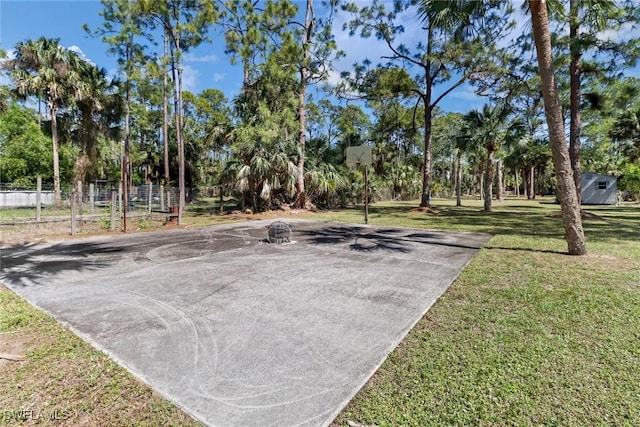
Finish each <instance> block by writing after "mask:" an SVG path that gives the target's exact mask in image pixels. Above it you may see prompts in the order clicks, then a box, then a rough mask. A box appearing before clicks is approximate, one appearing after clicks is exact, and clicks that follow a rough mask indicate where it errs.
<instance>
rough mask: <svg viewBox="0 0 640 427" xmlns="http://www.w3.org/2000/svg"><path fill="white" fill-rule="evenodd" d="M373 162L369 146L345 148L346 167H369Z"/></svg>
mask: <svg viewBox="0 0 640 427" xmlns="http://www.w3.org/2000/svg"><path fill="white" fill-rule="evenodd" d="M372 161H373V150H372V149H371V147H370V146H369V145H358V146H355V147H347V165H348V166H357V165H362V166H371V163H372Z"/></svg>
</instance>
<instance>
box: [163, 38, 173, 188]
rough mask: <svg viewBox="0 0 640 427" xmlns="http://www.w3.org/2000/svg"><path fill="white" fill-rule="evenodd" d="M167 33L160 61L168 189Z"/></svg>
mask: <svg viewBox="0 0 640 427" xmlns="http://www.w3.org/2000/svg"><path fill="white" fill-rule="evenodd" d="M167 39H168V35H167V31H166V30H165V31H164V58H163V59H162V61H163V64H162V70H163V79H162V125H163V126H162V139H163V140H164V185H166V186H167V188H169V185H170V182H171V176H170V172H169V82H168V77H167V73H168V71H167V62H166V61H167V56H168V46H167V45H168V43H169V41H168V40H167Z"/></svg>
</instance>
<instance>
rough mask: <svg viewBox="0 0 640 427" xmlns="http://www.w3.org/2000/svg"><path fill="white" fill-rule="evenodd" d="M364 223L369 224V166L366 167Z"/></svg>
mask: <svg viewBox="0 0 640 427" xmlns="http://www.w3.org/2000/svg"><path fill="white" fill-rule="evenodd" d="M364 223H365V224H369V166H367V165H364Z"/></svg>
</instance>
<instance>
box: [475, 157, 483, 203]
mask: <svg viewBox="0 0 640 427" xmlns="http://www.w3.org/2000/svg"><path fill="white" fill-rule="evenodd" d="M476 194H477V195H478V197H479V198H481V199H482V195H483V194H484V167H483V164H482V162H480V163H479V165H478V171H477V173H476Z"/></svg>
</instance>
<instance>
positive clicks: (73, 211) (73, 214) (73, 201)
mask: <svg viewBox="0 0 640 427" xmlns="http://www.w3.org/2000/svg"><path fill="white" fill-rule="evenodd" d="M75 234H76V191H75V190H72V191H71V235H72V236H75Z"/></svg>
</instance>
